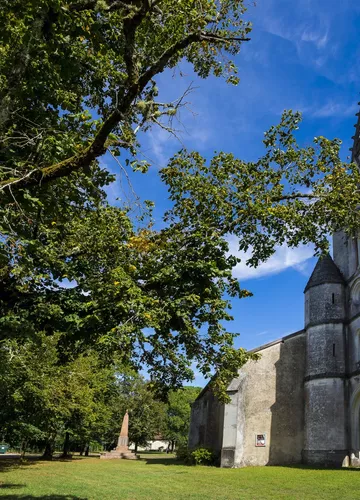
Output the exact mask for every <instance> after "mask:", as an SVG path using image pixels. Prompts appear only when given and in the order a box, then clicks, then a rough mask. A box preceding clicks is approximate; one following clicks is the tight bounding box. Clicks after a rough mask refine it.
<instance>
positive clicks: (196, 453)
mask: <svg viewBox="0 0 360 500" xmlns="http://www.w3.org/2000/svg"><path fill="white" fill-rule="evenodd" d="M191 456H192V458H193V460H194V463H195V465H216V464H217V463H218V455H217V454H216V453H215V452H214V451H213V450H210V449H208V448H197V449H196V450H193V451H192V452H191Z"/></svg>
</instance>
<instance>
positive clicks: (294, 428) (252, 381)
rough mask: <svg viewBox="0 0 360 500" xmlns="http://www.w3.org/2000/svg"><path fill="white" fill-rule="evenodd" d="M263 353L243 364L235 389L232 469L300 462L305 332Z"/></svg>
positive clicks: (278, 343) (272, 345)
mask: <svg viewBox="0 0 360 500" xmlns="http://www.w3.org/2000/svg"><path fill="white" fill-rule="evenodd" d="M260 354H261V359H260V360H259V361H256V362H254V361H251V362H249V363H247V364H246V365H244V367H242V368H241V370H240V371H239V378H238V379H236V381H234V382H233V387H232V388H234V384H235V383H236V382H237V383H238V397H237V399H238V411H237V436H236V443H235V448H236V449H235V456H234V463H233V466H235V467H241V466H247V465H266V464H287V463H299V462H301V452H302V448H303V428H304V415H303V413H304V399H303V379H304V366H305V334H304V333H300V334H297V335H295V336H289V337H288V338H285V339H283V341H280V342H277V343H274V344H271V345H269V346H268V347H265V348H263V349H261V351H260ZM225 424H226V422H225ZM225 433H226V430H224V436H225ZM256 434H266V445H265V447H256V446H255V439H256ZM223 465H224V464H223ZM229 465H230V464H227V466H229Z"/></svg>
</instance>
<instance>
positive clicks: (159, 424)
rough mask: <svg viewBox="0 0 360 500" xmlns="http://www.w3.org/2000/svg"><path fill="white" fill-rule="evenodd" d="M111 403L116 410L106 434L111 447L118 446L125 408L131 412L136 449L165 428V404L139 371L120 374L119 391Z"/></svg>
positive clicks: (130, 425)
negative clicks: (159, 399) (155, 396)
mask: <svg viewBox="0 0 360 500" xmlns="http://www.w3.org/2000/svg"><path fill="white" fill-rule="evenodd" d="M108 405H109V406H110V407H111V408H112V412H113V413H112V416H111V419H110V421H109V425H108V429H107V432H106V434H105V436H104V441H105V442H106V443H107V448H109V449H110V448H112V447H114V446H115V445H116V442H117V438H118V436H119V432H120V428H121V423H122V420H123V417H124V415H125V412H126V411H128V412H129V441H130V442H131V443H133V444H134V445H135V451H137V448H138V446H146V445H147V444H148V442H149V441H150V440H152V439H154V437H155V436H156V435H158V434H159V433H161V432H162V430H163V427H164V421H165V411H166V408H165V404H164V403H163V402H161V401H158V400H156V399H155V398H154V394H153V392H152V391H151V388H150V386H149V382H147V381H146V380H145V379H144V378H143V377H142V376H141V375H139V374H137V373H134V372H131V371H124V372H122V373H118V375H117V383H116V391H115V392H114V393H113V397H112V399H111V401H108Z"/></svg>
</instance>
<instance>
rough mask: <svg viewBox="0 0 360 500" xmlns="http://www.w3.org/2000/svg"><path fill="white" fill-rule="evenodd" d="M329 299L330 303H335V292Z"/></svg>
mask: <svg viewBox="0 0 360 500" xmlns="http://www.w3.org/2000/svg"><path fill="white" fill-rule="evenodd" d="M331 300H332V303H333V304H335V293H333V294H332V298H331Z"/></svg>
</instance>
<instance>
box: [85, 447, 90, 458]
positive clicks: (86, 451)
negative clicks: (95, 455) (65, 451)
mask: <svg viewBox="0 0 360 500" xmlns="http://www.w3.org/2000/svg"><path fill="white" fill-rule="evenodd" d="M89 448H90V446H89V445H88V444H87V445H86V447H85V457H88V456H89Z"/></svg>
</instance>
